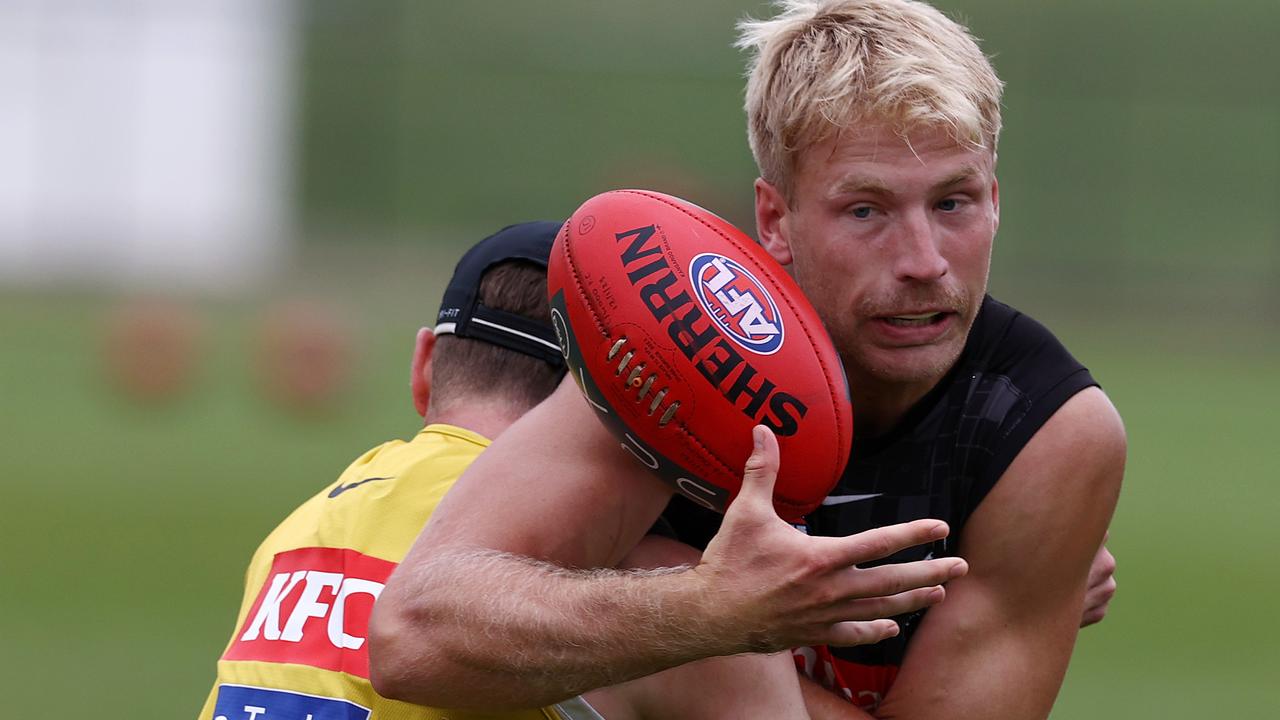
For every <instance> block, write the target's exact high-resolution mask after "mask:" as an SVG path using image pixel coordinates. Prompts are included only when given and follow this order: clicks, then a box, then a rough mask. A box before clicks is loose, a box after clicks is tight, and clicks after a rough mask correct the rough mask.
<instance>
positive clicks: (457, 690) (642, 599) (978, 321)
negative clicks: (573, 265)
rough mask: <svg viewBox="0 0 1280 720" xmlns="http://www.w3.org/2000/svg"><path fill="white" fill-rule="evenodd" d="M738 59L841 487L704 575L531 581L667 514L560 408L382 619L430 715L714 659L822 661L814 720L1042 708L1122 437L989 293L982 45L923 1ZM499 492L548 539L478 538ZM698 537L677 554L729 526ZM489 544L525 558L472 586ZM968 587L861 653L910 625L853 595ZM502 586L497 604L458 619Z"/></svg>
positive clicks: (796, 14)
mask: <svg viewBox="0 0 1280 720" xmlns="http://www.w3.org/2000/svg"><path fill="white" fill-rule="evenodd" d="M741 44H742V46H743V47H745V48H747V49H749V50H751V51H752V53H753V60H752V67H751V74H750V80H749V82H748V90H747V114H748V121H749V135H750V140H751V147H752V151H753V153H754V154H755V157H756V160H757V163H758V165H759V168H760V178H759V179H758V180H757V181H756V183H755V205H756V221H757V230H758V233H759V237H760V241H761V243H762V244H763V246H764V247H765V248H766V250H768V251H769V253H770V254H772V255H773V256H774V257H775V258H776V259H777V260H778V261H779V262H781V263H783V264H784V265H787V266H788V267H789V268H790V269H791V272H792V273H793V274H794V276H795V277H796V279H797V280H798V281H799V283H800V285H801V287H802V288H803V290H804V291H805V293H806V294H807V295H808V296H809V297H810V299H811V300H812V301H813V303H814V305H815V306H816V307H817V308H818V311H819V313H820V314H821V315H822V317H823V319H824V321H825V322H826V324H827V327H828V329H829V330H830V332H831V335H832V337H833V339H834V341H835V343H836V346H837V348H838V349H839V350H840V352H841V356H842V358H843V359H844V364H845V370H846V372H847V374H848V377H849V380H850V386H851V388H852V394H853V404H854V407H855V413H856V425H857V427H858V429H859V437H858V438H856V439H855V448H854V454H853V458H852V461H851V464H850V469H849V471H848V472H847V473H846V475H845V477H844V478H843V479H842V481H841V484H840V486H838V487H837V488H836V490H835V491H834V492H833V494H832V496H831V497H830V498H828V501H827V503H826V504H825V505H824V507H823V508H822V509H821V510H819V511H818V512H816V513H815V514H814V515H813V516H811V517H810V518H809V520H810V527H809V531H810V535H808V536H806V535H804V534H801V533H798V532H796V531H795V530H794V529H793V528H791V527H790V526H788V525H786V524H785V523H783V522H782V521H781V520H779V519H778V518H777V517H776V516H774V515H773V514H772V513H770V512H766V511H762V509H761V508H759V507H748V508H745V509H740V508H737V503H735V506H734V507H731V508H730V511H729V513H727V514H726V516H725V518H724V521H723V523H722V524H721V525H720V527H719V529H718V532H717V533H716V534H715V536H714V538H713V539H711V541H710V544H709V545H708V546H707V549H706V552H705V554H704V555H703V557H702V559H701V562H700V563H699V564H697V565H696V566H693V567H691V568H689V569H687V570H685V571H683V572H672V573H669V574H665V575H660V576H654V577H646V578H634V577H628V576H626V575H623V574H616V573H615V574H611V573H601V572H595V573H582V572H574V571H563V570H557V569H553V568H551V567H549V566H548V565H546V564H539V563H530V562H528V561H527V560H521V559H520V558H518V557H515V556H514V555H525V556H532V557H535V558H538V559H539V560H541V561H544V562H550V563H556V564H558V565H562V566H564V567H602V566H610V565H612V564H613V563H614V562H616V560H617V558H618V557H619V554H620V553H622V552H625V550H626V549H627V548H629V547H631V546H633V545H634V544H635V543H636V542H637V540H638V539H639V537H640V536H641V535H642V534H643V533H644V531H645V530H646V529H647V528H648V527H649V524H650V523H651V522H652V521H653V519H654V518H655V517H656V516H657V515H658V513H659V512H661V511H662V509H663V507H664V505H666V503H667V501H668V498H669V497H670V496H671V494H672V490H671V489H670V488H667V487H665V486H663V485H662V484H661V483H660V482H659V481H657V480H656V479H654V478H652V477H650V476H648V475H646V474H645V473H644V472H642V471H641V470H639V469H638V468H637V466H636V464H635V463H634V461H632V460H631V459H630V458H629V457H628V456H627V455H626V453H625V451H624V450H622V449H620V448H619V447H618V445H617V444H616V443H615V442H613V441H612V440H611V438H610V436H609V435H608V433H607V432H606V431H604V430H603V429H602V427H601V426H600V423H598V422H596V420H595V419H594V417H593V416H592V414H591V410H590V409H589V408H588V406H587V405H586V403H583V402H582V399H581V398H580V397H579V393H578V391H577V389H576V388H572V387H568V388H566V387H561V388H560V389H559V390H558V391H557V392H556V393H555V394H553V395H552V397H551V398H549V399H548V400H547V402H545V403H543V404H542V405H540V406H539V407H538V408H536V409H535V410H534V411H532V412H531V413H530V414H529V415H527V416H526V417H525V418H524V419H523V420H522V421H521V422H519V423H517V424H516V425H515V426H513V427H512V428H511V430H510V431H509V432H508V434H507V435H505V436H504V437H503V438H502V439H501V440H500V441H499V442H498V443H495V445H494V447H493V449H492V450H491V451H490V452H489V453H486V455H485V456H483V457H482V458H481V459H480V460H479V461H478V462H477V463H476V464H475V465H474V466H473V468H472V470H471V471H469V472H468V474H467V476H465V477H464V478H463V479H462V481H461V482H460V483H459V484H458V485H457V486H455V488H454V489H453V491H452V492H451V494H450V496H449V497H448V498H447V499H446V501H445V502H444V503H443V504H442V505H441V508H440V510H439V511H438V512H437V514H436V516H435V517H434V518H433V520H432V523H431V524H430V525H429V526H428V527H427V528H426V529H425V530H424V533H423V535H422V536H421V537H420V538H419V542H418V544H417V545H416V546H415V548H414V550H412V551H411V552H410V554H409V557H408V558H407V560H406V564H405V565H404V566H402V568H401V571H400V573H399V574H398V578H393V581H392V583H391V584H390V585H389V586H388V589H387V594H386V595H384V600H383V601H382V602H380V604H379V607H378V610H377V611H376V616H375V628H374V645H375V646H374V653H375V656H374V659H373V662H374V665H375V669H376V667H377V666H378V665H379V664H381V663H384V662H385V663H386V667H387V668H396V669H397V672H398V673H399V675H400V679H401V680H402V681H403V682H400V683H398V684H397V685H396V686H395V687H392V688H389V690H390V691H392V692H396V693H398V694H403V696H405V697H409V698H419V699H424V700H427V699H432V698H436V697H449V698H451V699H454V700H458V699H460V698H463V697H464V696H467V695H468V694H470V695H471V696H473V697H474V696H476V694H477V693H482V694H485V696H486V697H487V698H489V699H491V700H492V699H493V698H496V697H498V696H500V701H501V702H521V701H525V702H533V703H534V704H539V703H541V702H543V701H546V700H550V699H554V698H557V697H562V696H566V695H571V694H573V693H575V692H579V691H581V690H583V689H586V688H588V687H592V686H600V685H605V684H609V683H613V682H617V681H619V680H623V679H627V678H631V677H637V676H640V675H644V674H646V673H650V672H653V671H656V670H659V669H661V668H665V667H670V666H673V665H678V664H680V663H684V662H687V661H690V660H694V659H697V658H701V657H707V656H712V655H727V654H734V653H742V652H752V651H754V652H766V651H775V650H781V649H786V648H807V649H802V650H801V652H800V657H801V659H802V661H803V664H804V665H805V669H806V670H808V671H809V673H810V674H811V675H813V676H814V677H816V678H818V679H820V680H822V681H823V682H824V684H826V685H828V687H830V688H831V689H834V690H836V691H837V692H836V693H829V692H827V691H825V690H820V689H818V688H817V686H816V685H806V687H807V688H808V693H809V700H810V705H809V708H810V712H812V713H814V714H815V715H833V716H849V717H858V716H863V717H865V714H863V710H859V709H857V708H856V707H855V704H857V705H859V706H861V707H862V708H864V709H865V710H867V711H870V712H874V713H878V714H883V715H886V716H893V717H901V718H914V717H948V718H1034V717H1044V716H1046V715H1047V714H1048V712H1049V709H1050V707H1051V706H1052V703H1053V700H1054V698H1055V696H1056V694H1057V691H1058V688H1059V685H1060V684H1061V681H1062V677H1063V673H1064V672H1065V670H1066V666H1067V663H1068V661H1069V658H1070V654H1071V649H1072V646H1073V643H1074V640H1075V635H1076V632H1077V629H1078V627H1079V625H1080V621H1081V613H1082V609H1083V606H1084V604H1085V603H1084V598H1085V592H1086V588H1087V585H1088V575H1089V568H1090V561H1091V559H1092V558H1094V556H1095V552H1096V551H1097V550H1098V548H1099V546H1100V544H1101V542H1102V539H1103V535H1104V533H1105V530H1106V527H1107V524H1108V522H1109V520H1110V517H1111V513H1112V511H1113V509H1114V506H1115V502H1116V498H1117V495H1118V492H1119V487H1120V482H1121V478H1122V475H1123V466H1124V458H1125V452H1126V446H1125V436H1124V430H1123V427H1122V425H1121V423H1120V419H1119V416H1118V415H1117V413H1116V412H1115V409H1114V408H1113V407H1112V405H1111V403H1110V402H1109V401H1108V400H1107V398H1106V396H1105V395H1104V394H1103V393H1102V392H1101V390H1099V389H1098V388H1097V386H1096V383H1094V381H1093V379H1092V378H1091V377H1090V375H1089V373H1088V371H1087V370H1086V369H1085V368H1084V367H1083V366H1081V365H1080V364H1079V363H1078V362H1076V361H1075V360H1074V358H1072V357H1071V356H1070V355H1069V354H1068V353H1067V352H1066V350H1065V349H1063V348H1062V346H1061V345H1060V344H1059V343H1058V342H1057V341H1056V339H1054V338H1053V336H1052V335H1051V334H1050V333H1049V332H1048V331H1047V330H1045V329H1044V328H1043V327H1042V326H1040V325H1039V324H1038V323H1035V321H1033V320H1031V319H1030V318H1027V317H1026V316H1024V315H1022V314H1020V313H1018V312H1017V311H1015V310H1013V309H1012V308H1009V307H1008V306H1005V305H1002V304H1000V303H998V302H996V301H995V300H992V299H991V298H990V297H988V296H987V295H986V285H987V274H988V271H989V267H990V257H991V248H992V241H993V238H994V236H995V233H996V229H997V227H998V225H999V217H1000V215H999V210H1000V204H999V184H998V183H997V181H996V177H995V165H996V146H997V141H998V138H999V133H1000V125H1001V120H1000V97H1001V89H1002V86H1001V82H1000V80H999V79H998V78H997V76H996V75H995V73H994V71H993V70H992V68H991V66H990V63H989V62H988V60H987V58H986V57H985V56H984V55H983V54H982V52H981V50H980V49H979V48H978V46H977V44H976V42H975V41H974V40H973V38H972V37H971V36H970V35H969V34H968V32H967V31H966V30H965V29H964V28H963V27H961V26H960V25H958V24H956V23H954V22H952V21H951V20H949V19H947V18H946V17H945V16H944V15H942V14H941V13H940V12H938V11H937V10H935V9H934V8H932V7H930V6H928V5H925V4H923V3H919V2H912V1H911V0H828V1H822V2H818V1H804V2H802V1H800V0H791V1H789V2H784V3H781V12H780V13H779V14H778V15H777V16H776V17H775V18H773V19H771V20H768V21H763V22H750V23H746V24H744V26H743V35H742V41H741ZM757 442H758V443H759V446H760V451H759V452H758V453H757V455H756V456H755V460H756V461H755V464H754V466H753V467H752V468H750V469H749V472H748V478H747V480H746V482H748V483H759V482H763V483H764V484H767V483H768V482H769V480H770V479H771V473H770V469H771V467H770V464H771V463H773V462H776V455H775V454H774V453H773V447H774V446H773V444H772V443H773V440H772V438H771V436H768V434H767V433H763V434H762V436H761V437H759V438H758V439H757ZM753 475H754V476H756V477H753ZM495 486H496V487H498V488H501V489H500V490H497V491H496V492H498V493H499V494H501V495H502V496H503V497H509V498H510V497H521V489H522V488H523V489H524V490H523V492H524V493H526V495H525V497H528V501H529V502H534V501H535V496H536V502H537V503H538V506H539V508H541V509H544V510H545V511H546V512H548V513H550V518H539V519H538V520H536V521H535V520H533V519H531V518H530V517H529V514H528V513H527V512H526V510H525V508H524V507H521V506H520V505H519V504H516V503H513V504H512V506H510V507H507V508H505V509H504V511H501V512H498V513H496V514H495V513H490V514H489V516H488V517H486V518H485V519H484V521H483V522H482V523H479V524H477V522H476V519H475V517H476V516H475V515H474V513H473V512H472V510H473V509H475V508H479V507H482V506H483V503H484V500H485V497H487V496H490V495H491V494H492V493H494V492H495V489H494V488H495ZM535 486H536V488H537V489H536V491H532V490H530V489H529V488H531V487H535ZM919 518H941V519H942V520H945V521H947V523H949V524H950V527H951V532H952V534H951V536H950V537H947V538H943V537H938V538H935V539H934V541H933V542H932V544H931V545H930V546H928V547H925V548H921V549H919V550H918V551H914V552H913V551H907V552H902V553H898V554H897V555H895V557H894V558H892V560H894V561H895V562H892V563H888V564H884V565H880V566H877V567H868V566H866V565H865V564H862V565H857V566H855V564H856V563H861V562H862V561H860V560H856V559H854V553H853V546H854V545H856V543H852V544H849V542H848V541H851V540H855V539H856V538H858V537H860V536H859V535H856V534H853V535H851V533H858V532H859V531H863V530H865V529H867V528H870V527H875V526H879V525H884V524H887V523H890V522H901V521H904V520H916V522H917V527H922V526H921V525H920V524H921V523H928V522H930V521H928V520H920V519H919ZM677 521H678V522H677V525H679V526H682V528H683V529H684V530H685V531H686V535H685V536H688V534H687V533H688V531H689V530H690V529H692V530H697V529H699V527H700V526H701V527H705V526H706V524H707V522H708V521H707V519H706V518H697V517H695V518H693V520H692V521H690V520H689V516H688V514H685V515H684V516H683V518H677ZM906 527H908V528H910V527H913V526H910V525H908V526H906ZM939 531H941V528H940V527H939ZM939 534H941V532H940V533H939ZM819 535H820V536H826V537H817V536H819ZM492 550H501V551H506V552H508V553H512V554H514V555H508V556H505V557H507V558H508V560H507V562H506V563H505V564H502V565H497V564H493V563H490V564H488V565H486V568H485V571H484V572H483V573H475V572H470V571H469V570H468V562H470V561H471V559H472V558H476V557H485V558H491V557H492V554H491V553H492ZM864 550H865V548H864ZM961 558H963V560H962V559H961ZM899 561H914V562H899ZM405 568H413V571H412V573H408V572H405ZM966 569H967V570H968V573H967V574H965V571H966ZM940 571H945V572H940ZM947 576H950V577H951V578H952V580H951V582H950V583H949V584H948V585H947V588H946V591H945V594H946V601H945V602H943V603H942V604H941V605H938V606H936V607H934V608H932V609H931V610H929V611H928V613H927V614H919V613H917V614H912V615H907V616H905V617H904V618H903V619H902V621H901V623H900V625H901V628H902V633H901V636H900V637H899V638H894V639H893V640H890V641H889V642H888V643H881V644H880V645H877V646H875V647H873V648H870V649H866V648H864V649H863V650H861V651H856V650H855V651H853V652H849V651H846V650H844V649H842V648H844V647H846V646H851V645H856V644H859V643H860V642H865V641H868V640H877V639H883V638H887V637H890V636H891V635H894V634H896V633H894V632H893V631H890V630H888V629H887V628H885V627H884V626H881V625H876V624H867V623H858V622H852V621H863V620H867V619H868V618H871V617H876V616H877V615H878V614H883V613H891V612H897V609H896V608H894V607H892V605H893V603H894V601H893V600H885V599H880V600H876V601H871V604H868V601H866V600H859V599H854V598H856V597H858V594H857V590H858V589H859V588H860V586H861V585H863V584H865V583H867V582H869V581H870V580H872V579H885V578H894V579H895V580H897V581H901V582H903V583H904V585H903V587H907V586H909V583H910V582H915V583H917V584H919V583H920V582H922V581H924V580H926V579H932V578H938V579H939V581H941V580H942V579H945V578H946V577H947ZM499 588H506V589H507V590H506V592H505V593H504V594H503V595H502V596H501V598H500V599H499V600H494V601H491V602H489V603H488V604H487V606H486V607H485V609H484V611H483V612H482V613H476V612H474V610H473V609H472V608H469V607H468V606H466V605H464V604H463V603H461V602H459V601H458V600H457V597H458V595H459V593H458V592H457V589H462V591H463V594H465V595H474V594H486V593H488V594H492V593H493V592H496V591H497V590H498V589H499ZM451 590H452V591H453V592H450V591H451ZM926 594H927V595H929V596H930V597H929V600H928V601H924V596H925V595H926ZM941 594H942V590H941V589H928V588H926V589H923V590H914V591H910V593H908V595H907V597H910V598H911V599H912V600H913V601H914V602H916V604H920V602H921V601H924V603H925V604H928V603H929V602H933V601H936V600H937V599H939V598H940V596H941ZM486 596H488V595H486ZM379 616H380V617H379ZM477 631H483V632H484V633H486V635H485V636H484V638H483V639H481V638H478V637H477ZM424 648H437V649H439V648H450V649H451V650H450V651H449V652H447V653H442V652H440V651H438V650H437V651H436V652H427V651H426V650H424ZM512 648H515V649H516V650H517V652H515V653H511V652H510V651H511V649H512ZM513 655H514V656H515V657H518V658H520V661H513V660H512V659H511V657H512V656H513ZM379 656H380V657H379ZM530 658H532V660H530ZM522 663H523V664H522ZM530 665H532V666H533V667H534V668H536V670H531V669H529V667H528V666H530ZM476 668H483V672H479V673H477V672H475V669H476ZM846 700H848V701H852V703H850V702H846Z"/></svg>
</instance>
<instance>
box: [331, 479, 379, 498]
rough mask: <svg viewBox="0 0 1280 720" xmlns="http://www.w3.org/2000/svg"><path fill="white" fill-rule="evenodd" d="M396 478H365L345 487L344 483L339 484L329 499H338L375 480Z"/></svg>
mask: <svg viewBox="0 0 1280 720" xmlns="http://www.w3.org/2000/svg"><path fill="white" fill-rule="evenodd" d="M394 477H395V475H392V476H391V477H371V478H365V479H363V480H357V481H355V482H353V483H348V484H346V485H343V484H342V483H338V484H337V486H335V487H334V488H333V489H332V490H330V491H329V497H331V498H336V497H338V496H339V495H341V494H342V493H344V492H346V491H348V490H350V489H351V488H357V487H360V486H361V485H363V484H365V483H367V482H373V481H374V480H391V479H392V478H394Z"/></svg>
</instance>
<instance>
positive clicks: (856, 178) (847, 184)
mask: <svg viewBox="0 0 1280 720" xmlns="http://www.w3.org/2000/svg"><path fill="white" fill-rule="evenodd" d="M854 193H870V194H872V195H883V196H885V197H893V191H892V190H890V189H889V186H887V185H885V184H884V183H883V182H881V181H880V180H877V179H876V178H873V177H868V176H866V175H850V176H849V177H846V178H844V179H843V180H841V181H840V182H838V183H836V185H835V187H833V188H831V193H830V195H831V197H839V196H840V195H852V194H854Z"/></svg>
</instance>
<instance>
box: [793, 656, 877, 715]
mask: <svg viewBox="0 0 1280 720" xmlns="http://www.w3.org/2000/svg"><path fill="white" fill-rule="evenodd" d="M791 655H792V658H793V659H794V660H795V662H796V669H797V670H799V671H800V672H802V673H804V674H805V675H808V676H809V678H810V679H812V680H814V681H815V682H817V683H818V684H819V685H822V686H823V687H825V688H827V689H828V690H831V691H833V692H835V693H838V694H839V695H841V696H843V697H844V699H845V700H848V701H849V702H851V703H853V704H854V705H857V706H858V707H859V708H862V709H863V710H866V711H868V712H870V711H872V710H875V709H876V707H877V706H879V705H880V701H881V700H883V699H884V696H885V695H887V694H888V693H889V688H890V687H892V686H893V681H894V679H895V678H897V677H898V666H897V665H863V664H861V663H855V662H850V661H848V660H844V659H841V658H838V657H836V656H835V655H832V654H831V650H830V648H828V647H827V646H825V645H820V646H818V647H803V648H796V649H794V650H792V651H791Z"/></svg>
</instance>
